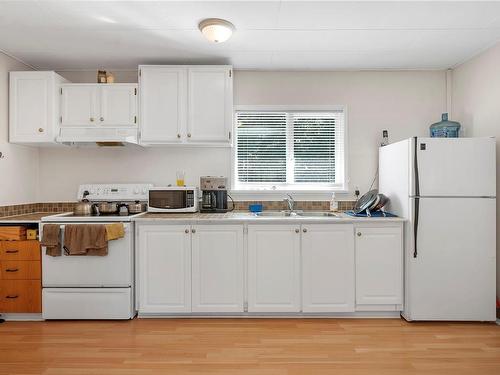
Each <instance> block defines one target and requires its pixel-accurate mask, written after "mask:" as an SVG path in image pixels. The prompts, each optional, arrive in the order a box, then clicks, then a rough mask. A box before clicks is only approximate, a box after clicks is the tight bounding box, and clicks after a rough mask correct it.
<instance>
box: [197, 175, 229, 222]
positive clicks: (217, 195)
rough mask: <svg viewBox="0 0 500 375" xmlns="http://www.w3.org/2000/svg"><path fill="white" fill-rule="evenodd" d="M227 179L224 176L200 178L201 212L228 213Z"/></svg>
mask: <svg viewBox="0 0 500 375" xmlns="http://www.w3.org/2000/svg"><path fill="white" fill-rule="evenodd" d="M226 184H227V178H226V177H222V176H217V177H216V176H204V177H200V189H201V208H200V211H201V212H215V213H219V212H220V213H223V212H227V211H228V210H227V188H226Z"/></svg>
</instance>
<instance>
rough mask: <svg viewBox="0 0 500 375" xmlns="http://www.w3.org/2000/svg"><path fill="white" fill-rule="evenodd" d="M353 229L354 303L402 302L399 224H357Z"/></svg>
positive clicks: (401, 248)
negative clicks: (382, 225)
mask: <svg viewBox="0 0 500 375" xmlns="http://www.w3.org/2000/svg"><path fill="white" fill-rule="evenodd" d="M355 232H356V235H355V238H356V240H355V241H356V242H355V246H356V304H358V305H367V304H368V305H386V304H393V305H399V304H402V303H403V242H402V228H401V227H400V226H394V227H381V226H360V227H356V229H355Z"/></svg>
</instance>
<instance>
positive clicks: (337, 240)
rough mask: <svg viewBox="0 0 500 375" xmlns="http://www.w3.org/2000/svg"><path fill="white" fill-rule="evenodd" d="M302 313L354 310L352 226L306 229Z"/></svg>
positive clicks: (303, 231)
mask: <svg viewBox="0 0 500 375" xmlns="http://www.w3.org/2000/svg"><path fill="white" fill-rule="evenodd" d="M302 311H304V312H342V311H354V239H353V226H352V225H350V224H316V225H314V224H313V225H305V224H304V225H303V226H302Z"/></svg>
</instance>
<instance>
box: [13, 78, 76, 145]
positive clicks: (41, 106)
mask: <svg viewBox="0 0 500 375" xmlns="http://www.w3.org/2000/svg"><path fill="white" fill-rule="evenodd" d="M65 81H66V80H65V79H64V78H63V77H61V76H59V75H58V74H56V73H54V72H29V71H28V72H10V84H9V141H10V142H12V143H33V144H54V143H55V139H56V137H57V135H58V130H59V87H60V84H61V83H63V82H65Z"/></svg>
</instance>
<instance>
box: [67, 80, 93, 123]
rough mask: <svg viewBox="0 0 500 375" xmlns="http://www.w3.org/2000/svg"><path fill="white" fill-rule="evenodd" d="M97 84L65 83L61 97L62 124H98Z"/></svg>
mask: <svg viewBox="0 0 500 375" xmlns="http://www.w3.org/2000/svg"><path fill="white" fill-rule="evenodd" d="M97 90H98V88H97V86H96V85H82V84H79V85H78V84H77V85H64V86H63V87H62V98H61V116H62V122H61V126H94V125H97V124H98V122H99V121H98V120H99V119H98V105H97Z"/></svg>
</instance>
